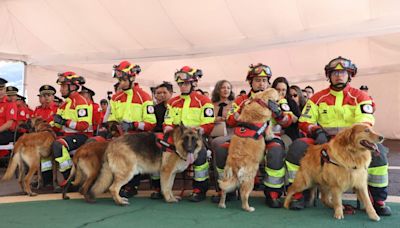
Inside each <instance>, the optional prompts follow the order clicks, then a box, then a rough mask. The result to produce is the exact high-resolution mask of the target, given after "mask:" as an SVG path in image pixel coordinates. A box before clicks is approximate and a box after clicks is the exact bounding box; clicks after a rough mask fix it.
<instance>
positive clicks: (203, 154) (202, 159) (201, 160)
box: [194, 147, 207, 165]
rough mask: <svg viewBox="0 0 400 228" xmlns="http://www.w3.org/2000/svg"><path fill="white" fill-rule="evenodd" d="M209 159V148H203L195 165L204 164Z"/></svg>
mask: <svg viewBox="0 0 400 228" xmlns="http://www.w3.org/2000/svg"><path fill="white" fill-rule="evenodd" d="M206 161H207V150H206V148H204V147H203V148H201V150H200V152H199V155H198V156H197V159H196V161H195V162H194V165H203V164H204V163H205V162H206Z"/></svg>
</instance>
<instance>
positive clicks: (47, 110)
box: [33, 102, 58, 123]
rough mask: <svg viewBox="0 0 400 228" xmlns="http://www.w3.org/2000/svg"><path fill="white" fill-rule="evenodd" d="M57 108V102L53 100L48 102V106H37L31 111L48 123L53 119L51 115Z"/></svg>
mask: <svg viewBox="0 0 400 228" xmlns="http://www.w3.org/2000/svg"><path fill="white" fill-rule="evenodd" d="M57 108H58V107H57V104H56V103H54V102H52V103H50V104H49V105H48V106H47V105H41V106H37V107H36V109H35V111H34V112H33V116H34V117H41V118H42V119H44V120H45V121H46V122H47V123H50V122H51V121H52V120H53V115H54V114H56V113H57Z"/></svg>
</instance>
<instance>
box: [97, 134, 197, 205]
mask: <svg viewBox="0 0 400 228" xmlns="http://www.w3.org/2000/svg"><path fill="white" fill-rule="evenodd" d="M171 134H172V138H173V142H174V147H175V149H176V150H174V151H173V152H162V150H161V147H159V146H158V145H157V144H158V142H160V141H159V140H158V139H157V136H156V135H155V134H154V133H148V132H146V133H137V134H126V135H123V136H122V137H120V138H118V139H116V140H114V141H112V142H110V143H109V145H108V147H107V149H106V152H105V155H104V157H103V165H102V169H101V173H100V176H99V178H98V179H97V180H96V182H95V184H94V185H93V187H92V189H91V191H90V192H91V195H93V196H96V195H98V194H100V193H103V192H104V191H105V190H106V189H107V188H109V190H110V192H111V195H112V197H113V199H114V201H115V203H116V204H119V205H127V204H129V202H128V199H127V198H122V197H120V196H119V191H120V189H121V186H123V185H125V184H126V183H128V181H129V180H131V179H132V177H133V176H134V175H136V174H139V173H141V174H146V173H147V174H149V173H158V172H160V175H161V190H162V193H163V195H164V198H165V200H166V201H167V202H176V201H177V199H176V198H175V197H174V196H173V194H172V185H173V182H174V178H175V174H176V173H177V172H182V171H183V170H185V169H186V168H187V167H188V166H189V164H191V163H193V162H194V161H195V160H196V158H197V155H198V152H199V151H200V150H201V148H202V145H203V142H202V137H201V135H200V134H199V132H198V131H196V130H194V129H191V128H186V127H184V126H178V127H175V128H174V130H173V131H172V133H171Z"/></svg>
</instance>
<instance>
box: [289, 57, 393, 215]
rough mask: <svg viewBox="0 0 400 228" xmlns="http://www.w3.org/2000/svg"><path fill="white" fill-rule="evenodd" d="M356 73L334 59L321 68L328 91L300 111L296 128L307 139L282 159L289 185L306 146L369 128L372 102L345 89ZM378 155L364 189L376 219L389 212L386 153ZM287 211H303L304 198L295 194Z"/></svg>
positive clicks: (384, 150) (296, 143) (383, 150)
mask: <svg viewBox="0 0 400 228" xmlns="http://www.w3.org/2000/svg"><path fill="white" fill-rule="evenodd" d="M356 73H357V67H356V66H355V65H354V64H353V63H352V62H351V61H350V60H348V59H345V58H343V57H340V56H339V57H338V58H335V59H333V60H331V61H330V62H329V63H328V65H326V66H325V74H326V77H327V79H328V80H329V82H330V87H329V88H327V89H324V90H322V91H320V92H318V93H316V94H314V96H312V97H311V98H310V99H309V100H308V101H307V104H306V106H305V108H304V109H303V112H302V115H301V117H300V120H299V127H300V129H301V130H303V131H304V132H306V133H307V135H308V136H309V137H310V138H301V139H298V140H296V141H294V142H293V144H292V145H291V147H290V149H289V152H288V155H287V157H286V165H287V169H288V172H289V182H291V183H292V182H293V179H294V177H295V175H296V172H297V170H298V169H299V164H300V163H299V162H300V159H301V158H302V157H303V155H304V153H305V151H306V149H307V147H308V145H309V144H313V143H315V144H323V143H326V142H327V141H328V140H329V139H330V138H332V137H334V136H335V135H336V134H337V133H338V131H340V130H341V129H343V128H347V127H350V126H351V125H353V124H355V123H368V124H370V125H373V124H374V122H375V119H374V115H373V113H374V108H373V101H372V99H371V98H370V97H369V96H368V95H367V94H366V93H364V92H362V91H361V90H359V89H356V88H353V87H351V86H350V85H349V82H350V81H351V78H352V77H354V76H355V75H356ZM378 149H379V151H380V155H379V156H377V155H373V156H372V162H371V164H370V166H369V168H368V186H369V191H370V193H371V196H372V200H373V204H374V207H375V210H376V212H377V214H378V215H382V216H389V215H391V210H390V208H389V207H387V206H386V205H385V200H386V198H387V186H388V162H387V153H388V149H387V148H386V147H384V146H383V145H382V144H378ZM295 199H296V200H294V201H293V202H292V203H291V205H290V208H291V209H297V210H298V209H302V208H304V196H303V194H302V193H297V194H296V195H295Z"/></svg>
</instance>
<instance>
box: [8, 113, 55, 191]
mask: <svg viewBox="0 0 400 228" xmlns="http://www.w3.org/2000/svg"><path fill="white" fill-rule="evenodd" d="M32 126H33V127H34V128H35V130H36V129H37V130H40V131H39V132H34V133H27V134H24V135H22V136H21V137H20V138H19V139H18V141H17V142H16V143H15V146H14V154H13V157H12V158H11V162H10V164H9V165H8V167H7V170H6V173H5V174H4V176H3V178H2V181H6V180H10V179H11V178H12V176H13V175H14V173H15V170H16V169H17V167H18V168H19V178H18V182H19V185H20V187H21V189H22V191H24V192H26V193H27V194H28V195H29V196H35V195H37V193H34V192H32V190H31V186H30V183H31V181H32V177H33V175H34V174H35V173H36V172H38V173H39V174H38V175H39V182H40V159H41V158H48V157H51V156H52V153H51V145H52V143H53V142H54V140H55V138H56V135H55V134H54V132H53V131H52V129H51V126H50V125H49V124H48V123H46V122H43V121H41V120H40V119H39V118H36V119H34V122H32ZM25 165H26V166H27V167H28V173H27V174H26V175H25ZM53 167H55V166H54V162H53ZM56 172H57V169H55V168H53V186H54V187H55V186H57V180H56Z"/></svg>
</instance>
